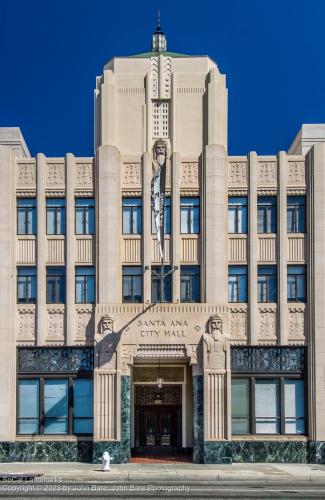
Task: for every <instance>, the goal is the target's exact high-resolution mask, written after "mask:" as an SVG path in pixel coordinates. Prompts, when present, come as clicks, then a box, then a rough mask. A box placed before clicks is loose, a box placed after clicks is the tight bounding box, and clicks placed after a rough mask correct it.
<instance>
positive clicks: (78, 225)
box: [76, 207, 84, 234]
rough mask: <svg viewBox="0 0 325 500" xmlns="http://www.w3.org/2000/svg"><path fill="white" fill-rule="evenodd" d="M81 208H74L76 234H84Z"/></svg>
mask: <svg viewBox="0 0 325 500" xmlns="http://www.w3.org/2000/svg"><path fill="white" fill-rule="evenodd" d="M83 213H84V211H83V208H80V207H76V234H84V227H83Z"/></svg>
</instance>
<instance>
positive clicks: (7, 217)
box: [0, 146, 17, 442]
mask: <svg viewBox="0 0 325 500" xmlns="http://www.w3.org/2000/svg"><path fill="white" fill-rule="evenodd" d="M15 168H16V162H15V155H14V153H13V152H12V151H10V149H9V148H6V147H3V146H0V178H1V182H0V241H1V243H0V317H1V321H0V341H1V350H0V380H1V403H0V441H6V442H9V441H14V439H15V434H16V411H15V409H16V339H15V311H16V302H17V299H16V210H17V209H16V192H15Z"/></svg>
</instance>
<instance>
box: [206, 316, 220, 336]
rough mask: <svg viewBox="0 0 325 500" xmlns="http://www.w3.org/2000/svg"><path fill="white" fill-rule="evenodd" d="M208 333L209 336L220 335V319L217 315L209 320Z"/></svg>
mask: <svg viewBox="0 0 325 500" xmlns="http://www.w3.org/2000/svg"><path fill="white" fill-rule="evenodd" d="M209 333H210V335H214V334H222V318H220V316H218V315H217V314H216V315H214V316H210V318H209Z"/></svg>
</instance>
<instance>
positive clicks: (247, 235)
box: [0, 35, 325, 462]
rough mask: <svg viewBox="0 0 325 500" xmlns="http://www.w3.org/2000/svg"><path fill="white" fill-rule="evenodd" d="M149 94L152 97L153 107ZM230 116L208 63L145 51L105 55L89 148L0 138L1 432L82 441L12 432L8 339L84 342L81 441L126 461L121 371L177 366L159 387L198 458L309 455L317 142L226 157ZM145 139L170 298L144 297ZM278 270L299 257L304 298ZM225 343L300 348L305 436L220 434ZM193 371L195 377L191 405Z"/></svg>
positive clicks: (319, 372)
mask: <svg viewBox="0 0 325 500" xmlns="http://www.w3.org/2000/svg"><path fill="white" fill-rule="evenodd" d="M159 36H160V35H159ZM158 104H164V108H163V109H164V110H165V111H163V112H162V114H161V115H159V113H161V110H160V107H159V106H157V105H158ZM157 110H158V111H157ZM164 113H165V114H164ZM227 126H228V124H227V87H226V78H225V75H223V74H222V73H221V72H220V71H219V69H218V67H217V65H216V64H215V62H213V61H212V60H211V59H210V58H209V57H205V56H202V57H198V56H181V55H179V54H173V53H169V52H167V51H161V52H159V51H157V52H156V51H154V52H151V53H150V52H149V53H147V54H140V55H137V56H133V57H116V58H114V59H112V60H111V61H109V62H108V63H107V64H106V65H105V66H104V71H103V75H101V76H100V77H98V78H97V83H96V90H95V156H94V157H91V158H79V157H75V156H74V155H73V154H70V153H68V154H67V155H66V156H65V157H64V158H46V157H45V156H44V155H43V154H38V155H37V156H36V157H35V158H30V157H26V158H19V157H17V155H16V154H15V153H14V152H12V151H10V149H9V148H8V147H6V148H4V147H1V146H0V178H1V183H0V189H1V196H0V205H1V208H0V256H1V258H0V279H1V288H0V311H1V322H0V339H1V354H0V356H1V363H0V380H1V387H2V397H1V402H0V407H1V412H0V415H1V416H0V421H1V425H0V441H2V442H3V443H7V442H8V443H20V445H21V443H22V442H28V443H29V444H30V443H31V442H33V441H37V442H38V443H40V442H43V441H60V442H61V441H62V442H63V441H69V442H74V441H78V440H80V439H81V438H80V437H76V436H75V435H73V434H72V435H71V434H67V435H60V436H57V435H49V436H45V435H37V434H36V435H35V434H34V435H32V436H26V435H20V434H19V432H18V431H17V426H16V423H15V422H16V418H18V416H17V412H16V401H17V395H16V387H17V371H18V367H17V348H18V347H19V348H22V347H24V348H26V347H30V348H32V347H33V348H36V347H40V348H51V347H55V348H56V349H60V348H63V347H80V346H88V347H93V348H94V352H95V361H94V373H93V378H94V431H93V436H91V437H89V436H88V437H87V438H85V439H84V440H85V441H87V440H88V441H92V440H93V441H94V442H95V443H97V444H98V443H99V444H100V443H102V445H103V449H104V448H105V446H107V447H109V446H113V445H114V443H115V444H116V443H122V441H123V439H124V441H125V440H126V443H127V444H126V446H127V447H128V448H129V449H128V451H127V452H126V453H125V456H124V458H123V457H122V458H121V459H123V460H125V457H128V456H129V452H130V448H132V449H133V448H135V447H136V440H137V436H136V433H137V432H138V431H137V430H136V425H137V424H136V405H135V390H136V387H137V384H140V382H141V377H140V382H139V381H137V380H138V379H137V378H136V377H135V375H134V369H135V368H138V369H140V368H141V367H142V368H143V369H145V368H152V369H153V370H157V369H160V368H161V369H162V368H163V367H164V368H166V367H170V370H171V371H173V369H176V368H177V367H179V368H181V369H182V370H183V371H184V372H183V375H182V376H181V377H180V378H177V377H176V378H175V380H174V382H173V381H170V385H171V386H172V384H173V383H179V385H180V387H181V391H182V395H181V417H180V418H181V428H182V430H181V436H180V440H181V447H182V448H184V449H192V448H193V449H194V450H195V454H194V455H195V457H194V458H195V459H196V460H197V461H202V460H203V461H206V462H208V461H218V460H221V459H220V456H219V455H218V456H219V458H216V453H217V452H215V451H213V446H214V445H215V450H219V449H221V448H220V446H219V445H220V443H221V444H222V445H224V444H227V443H237V445H238V442H240V441H242V442H245V443H247V442H249V441H252V442H255V441H263V442H266V443H268V445H269V444H270V443H271V444H272V442H273V441H274V442H277V443H279V442H283V443H285V442H286V441H288V440H290V442H291V443H292V442H294V443H298V446H302V447H305V448H303V450H304V451H303V452H301V453H300V451H299V453H300V454H299V453H298V452H297V456H298V455H299V456H298V458H297V461H302V460H303V458H301V457H302V456H303V453H305V455H304V456H305V457H306V456H307V452H308V446H310V447H312V446H314V448H315V449H316V451H315V452H314V456H315V457H316V456H317V457H316V458H317V460H320V458H319V457H320V456H321V452H320V451H319V450H320V449H321V447H322V443H321V442H322V441H325V423H324V422H325V419H324V414H325V379H324V368H323V366H324V361H323V358H322V355H323V352H324V350H325V341H324V338H325V337H324V335H325V319H324V318H325V317H324V310H325V282H324V279H325V222H324V221H325V213H324V211H325V201H324V200H325V144H324V143H320V144H315V145H314V146H313V147H311V149H310V151H309V152H308V154H307V156H303V155H289V154H287V153H285V152H283V151H281V152H279V153H277V154H275V155H273V156H258V155H256V153H254V152H251V153H249V154H248V155H247V156H236V157H234V156H228V154H227ZM157 139H163V140H164V141H165V142H166V144H167V164H166V168H167V176H166V194H167V195H169V196H170V197H171V206H172V210H171V213H172V215H171V232H170V234H166V235H165V249H164V258H165V265H166V266H170V267H171V269H172V270H173V272H172V273H171V281H172V284H171V287H172V299H171V302H168V303H154V302H153V301H152V290H151V283H152V280H151V272H152V271H151V268H152V266H155V265H157V266H159V265H160V257H159V251H158V243H157V236H156V235H155V234H152V230H151V182H152V177H153V174H154V158H153V147H154V144H155V141H156V140H157ZM229 196H230V197H247V205H248V214H247V219H248V230H247V231H246V232H242V233H238V234H236V233H233V234H230V233H228V213H227V207H228V197H229ZM260 196H272V197H276V204H277V230H276V232H267V233H261V232H258V226H257V224H258V210H257V206H258V197H260ZM288 196H306V200H307V203H306V206H307V224H306V231H305V232H301V233H300V232H291V233H289V232H288V230H287V197H288ZM123 197H126V198H127V197H129V198H134V197H137V198H141V200H142V231H141V234H123V231H122V198H123ZM182 197H199V199H200V231H199V233H198V234H184V233H182V232H181V227H180V224H181V223H180V204H181V198H182ZM19 198H23V199H33V198H35V199H36V200H37V209H36V210H37V234H28V235H18V234H17V215H16V200H17V199H19ZM51 198H53V199H58V198H62V199H65V207H66V230H65V234H58V235H49V234H47V230H46V200H47V199H51ZM76 198H85V199H88V198H94V199H95V206H96V209H95V210H96V216H95V228H96V229H95V234H76V230H75V229H76V228H75V221H76V218H75V199H76ZM187 265H188V266H189V265H190V266H199V269H200V301H199V302H198V303H190V302H188V303H186V302H184V301H183V300H182V296H181V269H182V266H187ZM262 265H266V266H276V269H277V278H276V279H277V300H276V301H274V302H263V303H261V302H259V301H258V293H259V292H258V268H259V266H262ZM288 265H299V266H306V269H307V273H306V276H307V277H306V281H307V296H306V301H304V302H288V299H287V285H288V283H287V279H288V274H287V268H288ZM17 266H18V267H35V268H36V270H37V301H36V303H27V304H24V303H19V304H17V300H16V297H17V292H16V290H17ZM49 266H61V267H65V273H66V295H65V303H63V304H62V303H54V304H53V303H52V304H47V295H46V280H45V277H46V273H47V267H49ZM78 266H94V268H95V270H96V285H95V289H96V300H95V303H87V302H86V303H76V300H75V297H76V293H75V279H76V276H75V274H76V268H77V267H78ZM123 266H140V267H141V270H142V302H141V303H124V302H123V290H122V288H123V274H122V268H123ZM228 266H247V270H248V273H247V281H248V293H247V300H245V301H244V302H228V300H229V298H228ZM236 346H237V347H240V346H247V347H254V348H256V347H264V348H265V347H267V346H268V347H279V348H286V347H288V346H291V347H304V348H305V349H306V351H305V353H306V354H305V356H306V358H307V359H308V363H306V366H307V367H308V369H307V368H306V372H305V373H304V377H305V380H306V398H305V408H306V427H305V432H304V433H302V434H299V435H290V436H288V435H285V433H281V434H280V435H279V434H278V433H276V434H275V435H266V434H265V433H264V434H258V433H255V434H254V433H248V434H247V435H246V434H245V435H243V436H240V435H239V436H238V435H232V434H233V433H232V411H231V378H232V369H231V366H232V362H231V349H232V348H233V347H236ZM307 370H308V371H307ZM137 373H138V372H137ZM143 373H145V372H143ZM154 373H156V372H154ZM175 373H176V372H175ZM177 373H178V372H177ZM270 373H271V374H272V372H270ZM281 376H282V377H283V376H285V375H283V374H282V375H281ZM123 377H124V378H123ZM195 377H197V380H199V379H200V377H201V380H202V384H203V389H202V391H203V393H202V397H203V401H202V404H203V407H202V408H201V409H198V406H200V404H199V403H198V402H197V398H198V397H199V396H198V392H195V391H198V389H197V387H196V388H195V387H194V385H195V384H197V383H198V382H197V381H196V382H193V380H194V378H195ZM125 378H128V379H129V380H130V388H129V394H128V397H129V399H130V403H129V411H130V415H129V416H126V417H125V419H126V420H124V421H123V412H125V411H126V410H125V404H126V403H125V394H124V395H123V390H124V391H125V390H126V389H125V387H124V389H123V384H124V385H125V381H124V379H125ZM148 381H149V382H148ZM168 383H169V382H168ZM150 384H154V385H155V375H154V376H153V378H152V376H151V378H150V377H149V379H147V385H150ZM140 385H141V384H140ZM123 405H124V406H123ZM195 405H196V407H195V408H194V406H195ZM17 411H18V410H17ZM200 412H201V413H200ZM121 416H122V417H121ZM307 417H308V418H307ZM123 426H124V428H123ZM125 427H129V429H127V428H125ZM128 432H129V434H128ZM126 436H128V437H127V438H126ZM112 443H113V444H112ZM308 443H312V444H310V445H309V444H308ZM218 446H219V448H218ZM314 448H313V450H314ZM310 449H312V448H310ZM206 450H207V451H206ZM211 450H212V451H211ZM306 450H307V451H306ZM124 451H125V450H124ZM218 453H219V452H218ZM310 453H311V452H310ZM229 454H230V452H227V453H223V455H222V456H223V458H222V459H226V458H227V457H229V456H230V455H229ZM317 454H318V455H317ZM243 456H244V458H242V459H243V460H245V457H246V455H245V454H244V452H243ZM232 457H233V459H235V458H234V457H235V455H234V452H232ZM52 458H53V457H52ZM126 459H127V458H126ZM256 459H257V458H256ZM288 460H291V461H295V458H294V457H290V458H288ZM306 460H307V458H306ZM311 460H312V459H311Z"/></svg>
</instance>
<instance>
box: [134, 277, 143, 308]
mask: <svg viewBox="0 0 325 500" xmlns="http://www.w3.org/2000/svg"><path fill="white" fill-rule="evenodd" d="M133 302H142V276H133Z"/></svg>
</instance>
